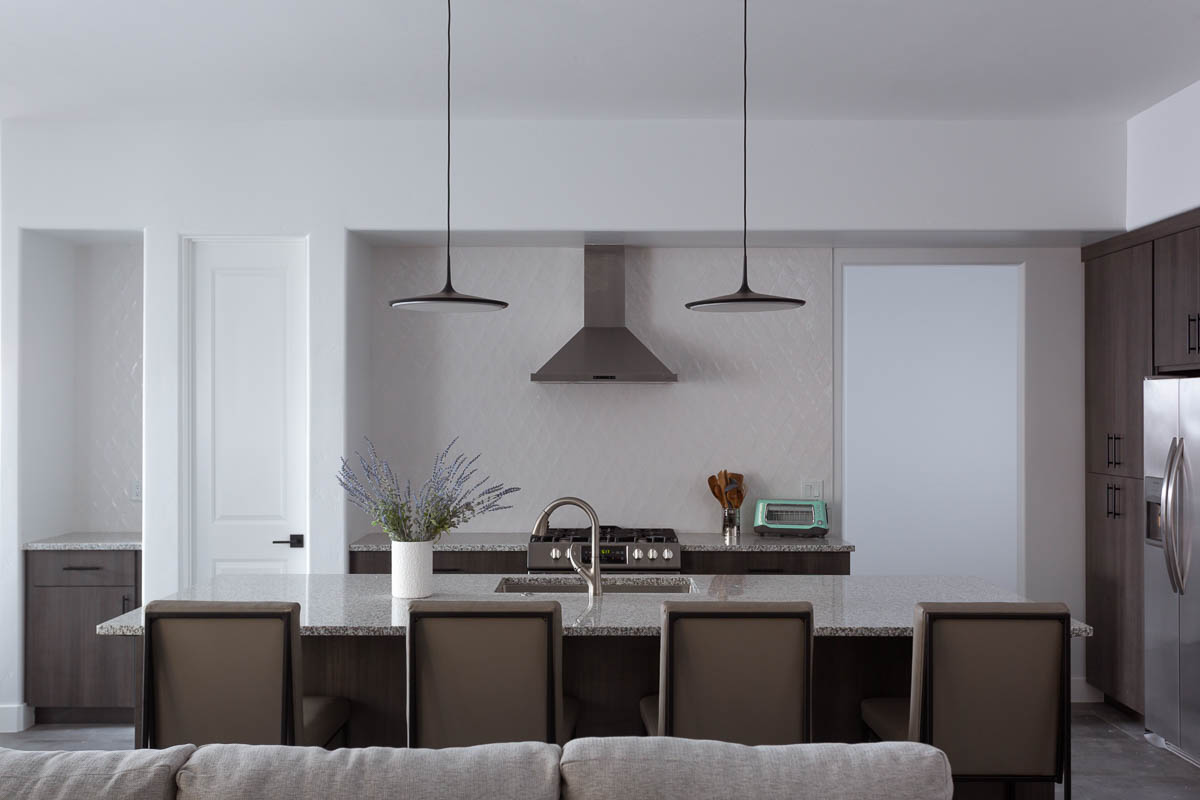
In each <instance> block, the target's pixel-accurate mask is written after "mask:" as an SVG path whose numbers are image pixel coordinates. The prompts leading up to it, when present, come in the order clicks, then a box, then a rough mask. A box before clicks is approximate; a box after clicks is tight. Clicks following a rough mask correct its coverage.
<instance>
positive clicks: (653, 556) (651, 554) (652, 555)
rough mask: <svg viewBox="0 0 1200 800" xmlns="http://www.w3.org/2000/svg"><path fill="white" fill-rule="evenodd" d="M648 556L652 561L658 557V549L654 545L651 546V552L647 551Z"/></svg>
mask: <svg viewBox="0 0 1200 800" xmlns="http://www.w3.org/2000/svg"><path fill="white" fill-rule="evenodd" d="M646 558H648V559H650V560H651V561H653V560H654V559H656V558H658V551H657V550H655V549H654V548H653V547H651V548H650V552H649V553H646Z"/></svg>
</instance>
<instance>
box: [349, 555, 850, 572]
mask: <svg viewBox="0 0 1200 800" xmlns="http://www.w3.org/2000/svg"><path fill="white" fill-rule="evenodd" d="M680 566H681V568H682V572H683V573H684V574H685V575H760V574H763V575H765V574H776V575H849V574H850V553H849V552H833V553H826V552H804V551H799V552H797V551H787V550H778V551H769V550H736V551H731V550H684V551H683V552H682V553H681V554H680ZM391 571H392V554H391V553H389V552H387V551H385V550H351V551H350V574H351V575H386V574H388V573H390V572H391ZM433 571H434V572H437V573H448V572H461V573H468V574H476V575H480V574H490V575H512V574H520V573H523V572H525V571H526V565H525V551H524V550H462V551H443V550H438V551H434V554H433ZM609 574H615V573H614V572H610V573H609Z"/></svg>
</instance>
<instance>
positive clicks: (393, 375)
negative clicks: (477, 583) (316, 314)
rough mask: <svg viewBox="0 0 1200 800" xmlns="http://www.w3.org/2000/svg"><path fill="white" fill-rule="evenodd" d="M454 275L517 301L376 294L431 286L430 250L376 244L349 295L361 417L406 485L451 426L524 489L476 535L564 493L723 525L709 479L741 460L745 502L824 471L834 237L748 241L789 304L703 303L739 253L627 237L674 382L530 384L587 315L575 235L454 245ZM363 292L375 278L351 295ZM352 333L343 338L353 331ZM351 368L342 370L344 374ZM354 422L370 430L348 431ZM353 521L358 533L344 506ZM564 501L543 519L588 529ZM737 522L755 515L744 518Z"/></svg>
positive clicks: (637, 286)
mask: <svg viewBox="0 0 1200 800" xmlns="http://www.w3.org/2000/svg"><path fill="white" fill-rule="evenodd" d="M453 255H454V278H455V286H456V288H457V289H459V290H460V291H463V292H467V293H470V294H479V295H484V296H487V297H497V298H500V299H504V300H507V301H508V302H509V303H510V306H509V308H508V309H507V310H506V311H502V312H499V313H490V314H465V315H464V314H453V315H438V314H422V313H415V312H407V313H406V312H402V311H396V310H392V309H390V308H389V307H388V306H387V304H386V302H385V301H386V300H387V299H390V298H392V297H399V296H404V295H409V294H419V293H425V292H430V291H436V290H437V289H438V288H439V287H440V286H441V282H442V277H443V274H444V269H445V262H444V259H445V251H444V250H443V249H437V248H415V247H400V246H392V245H376V246H374V247H373V248H372V252H371V255H370V261H371V264H370V268H369V269H365V270H362V271H361V275H360V277H355V273H354V272H352V275H351V280H352V281H353V280H362V281H368V282H369V284H370V285H369V287H364V286H360V287H358V289H359V291H357V292H356V291H354V290H353V287H352V291H351V292H350V296H351V297H355V296H360V297H361V296H363V295H364V294H366V295H367V296H369V298H370V301H369V305H368V307H367V308H363V309H355V308H352V309H351V314H358V313H361V314H366V315H367V318H366V319H365V320H363V321H364V322H365V323H366V339H367V340H368V343H367V347H369V354H368V357H367V358H366V359H365V363H363V365H362V366H363V367H365V369H366V370H367V376H366V377H365V381H366V389H367V398H366V402H365V409H364V412H365V419H366V420H367V422H366V423H365V425H363V424H360V425H356V424H355V422H354V420H353V419H352V420H351V423H350V425H349V429H348V431H347V433H348V436H349V439H350V441H351V442H352V443H353V442H359V441H361V436H363V435H369V436H371V438H372V439H373V440H374V442H375V444H376V446H377V448H378V449H379V451H380V453H381V454H382V455H383V456H384V457H385V458H388V459H389V460H390V461H391V463H392V465H393V467H394V468H395V469H396V472H397V473H398V475H399V476H400V477H401V479H402V480H403V479H404V478H411V479H412V480H413V481H414V482H420V481H422V480H424V478H425V477H426V476H427V475H428V471H429V465H430V463H431V462H432V460H433V458H434V456H435V455H436V454H437V453H438V452H439V451H440V450H441V448H442V447H444V446H445V444H446V443H447V442H448V441H449V440H450V439H451V438H453V437H455V436H459V437H461V438H460V445H461V446H462V448H463V449H464V450H466V451H468V452H469V453H471V454H474V453H475V452H482V453H483V458H482V459H481V460H480V464H481V467H482V469H483V470H484V471H485V472H486V473H490V474H491V475H492V476H493V477H494V478H495V479H497V480H500V481H503V482H505V483H507V484H510V485H517V486H521V487H522V491H521V492H519V493H517V494H516V495H513V496H512V505H513V508H512V509H511V510H509V511H503V512H498V513H495V514H492V515H490V516H488V517H484V518H481V519H479V520H477V521H475V522H473V523H471V524H469V525H468V526H467V528H466V529H468V530H502V531H521V530H526V529H528V528H529V527H530V526H531V525H532V523H533V520H534V519H535V517H536V516H537V514H538V512H540V510H541V509H542V507H543V506H544V505H545V504H546V503H547V502H549V501H550V500H552V499H554V498H555V497H558V496H560V495H577V496H580V497H583V498H584V499H586V500H588V501H589V502H591V503H592V504H593V505H594V506H595V507H596V510H597V512H598V514H599V516H600V518H601V521H602V522H604V523H615V524H623V525H657V526H672V527H675V528H677V529H680V530H716V529H717V528H718V527H719V511H720V510H719V507H718V506H717V504H716V501H715V500H714V499H713V498H712V496H711V494H710V493H709V489H708V487H707V485H706V483H705V478H706V476H707V475H709V474H710V473H713V472H715V471H717V470H719V469H721V468H723V467H725V468H728V469H730V470H735V471H739V472H743V473H745V474H746V480H747V485H748V489H749V496H748V498H747V500H746V504H747V508H749V507H750V506H751V504H752V503H753V501H754V499H756V498H758V497H762V496H780V497H795V496H798V493H799V492H800V488H801V487H800V484H801V481H804V480H820V481H824V482H825V485H826V486H829V485H830V483H831V480H832V472H833V431H832V424H833V393H832V381H833V368H832V357H833V353H832V349H833V344H832V335H833V334H832V265H831V261H832V256H831V252H830V251H829V250H827V249H759V250H752V251H751V257H750V258H751V261H750V263H751V266H750V271H751V276H750V277H751V285H752V286H753V287H754V288H755V289H757V290H758V291H762V292H771V293H779V294H787V295H798V296H800V297H803V298H805V299H807V300H808V305H806V306H805V307H804V308H803V309H800V310H798V311H784V312H771V313H758V314H701V313H697V312H693V311H687V310H685V309H684V306H683V304H684V303H685V302H687V301H689V300H695V299H699V298H702V297H707V296H711V295H715V294H724V293H726V292H729V291H732V290H734V289H736V288H737V284H738V282H739V280H740V277H741V276H740V268H741V252H740V251H738V250H725V249H720V250H718V249H682V248H679V249H677V248H650V249H647V248H629V249H628V250H627V251H626V270H627V273H626V295H627V297H626V321H627V324H628V326H629V328H630V329H631V330H632V331H633V332H634V333H635V334H636V335H637V336H638V337H639V338H640V339H641V340H642V341H643V342H644V343H645V344H646V345H647V346H649V348H650V349H651V350H652V351H653V352H654V353H655V354H656V355H657V356H658V357H659V358H660V359H662V360H663V362H664V363H666V365H667V366H668V367H669V368H671V369H672V370H673V371H675V372H677V373H678V374H679V383H678V384H664V385H645V384H643V385H636V384H634V385H630V384H614V385H570V384H566V385H546V384H535V383H532V382H530V380H529V374H530V373H531V372H533V371H535V370H537V369H538V368H539V367H540V366H541V365H542V364H543V363H544V362H545V361H546V359H548V358H549V357H550V356H551V355H553V354H554V353H555V352H556V351H557V350H558V348H559V347H560V346H561V345H562V344H563V343H565V342H566V341H567V339H568V338H570V337H571V336H572V335H573V334H574V333H575V332H576V331H577V330H578V329H579V327H580V325H581V324H582V320H583V251H582V248H501V247H477V248H461V249H460V248H455V249H454V251H453ZM367 288H369V292H365V293H364V292H363V291H362V290H364V289H367ZM352 346H353V341H352ZM351 380H354V376H353V375H352V376H351ZM356 428H362V429H361V430H358V429H356ZM354 514H355V515H356V516H351V518H350V524H351V529H350V536H351V538H355V537H356V536H357V535H358V534H359V533H360V532H365V531H366V530H367V521H366V520H365V517H363V516H362V515H359V514H357V512H354ZM573 514H574V510H573V509H563V510H561V511H559V512H557V513H556V514H555V517H554V520H553V524H555V525H571V524H582V522H583V517H582V515H578V514H575V515H573ZM747 521H748V520H747Z"/></svg>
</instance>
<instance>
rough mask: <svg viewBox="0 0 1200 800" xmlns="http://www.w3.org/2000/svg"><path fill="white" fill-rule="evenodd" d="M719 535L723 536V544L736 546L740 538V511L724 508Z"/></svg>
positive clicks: (738, 509)
mask: <svg viewBox="0 0 1200 800" xmlns="http://www.w3.org/2000/svg"><path fill="white" fill-rule="evenodd" d="M721 533H723V534H724V535H725V544H738V543H739V542H740V541H741V538H742V510H741V509H740V508H726V509H724V511H722V513H721Z"/></svg>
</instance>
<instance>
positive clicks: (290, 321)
mask: <svg viewBox="0 0 1200 800" xmlns="http://www.w3.org/2000/svg"><path fill="white" fill-rule="evenodd" d="M189 246H190V247H191V265H192V279H193V280H194V281H195V283H194V285H193V297H194V311H195V316H194V320H195V336H194V345H195V348H194V353H195V373H194V382H193V389H194V392H195V397H194V406H193V407H194V418H195V441H194V443H193V450H192V452H193V457H194V467H193V476H194V481H195V487H194V491H195V496H194V502H193V508H194V510H195V518H194V528H193V558H192V580H193V582H194V583H195V582H206V581H208V580H210V579H212V578H213V577H214V576H216V575H223V574H231V573H273V574H284V573H302V572H305V571H306V565H307V562H306V559H305V557H304V550H303V549H302V548H293V547H290V546H289V545H287V544H278V543H277V542H279V541H281V540H287V539H288V538H289V537H290V536H291V535H292V534H306V533H307V528H308V509H307V502H306V498H307V495H308V491H307V479H306V476H307V466H306V465H307V461H308V322H307V320H308V314H307V284H308V280H307V273H308V245H307V242H306V241H305V240H304V239H280V238H274V237H270V238H268V237H263V238H262V239H255V238H241V237H239V238H230V239H220V238H216V239H199V240H192V241H190V242H189Z"/></svg>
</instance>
